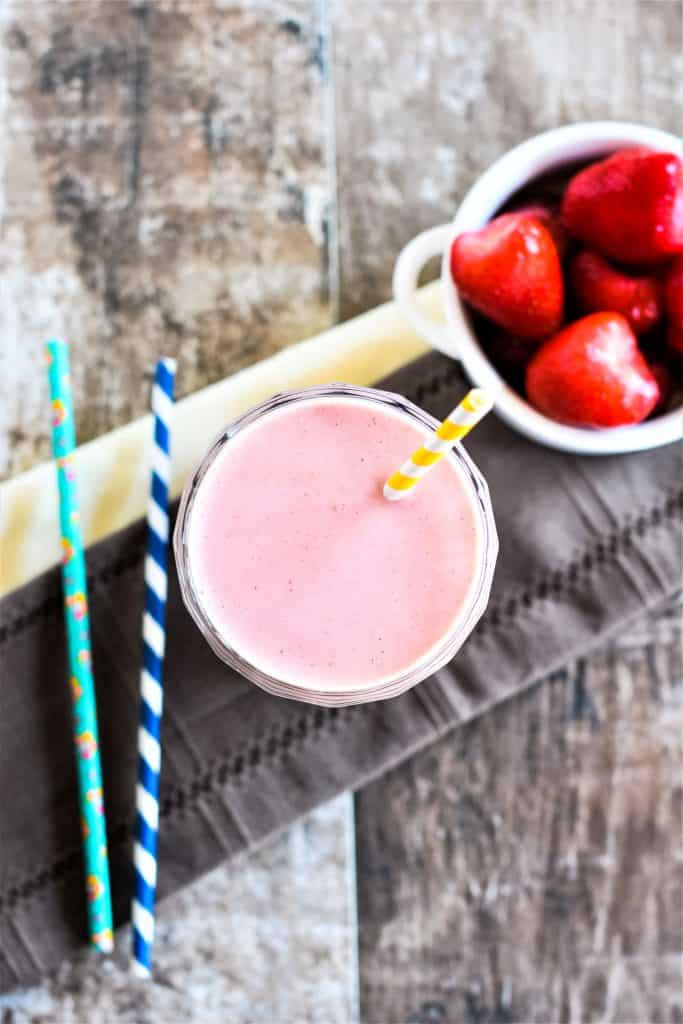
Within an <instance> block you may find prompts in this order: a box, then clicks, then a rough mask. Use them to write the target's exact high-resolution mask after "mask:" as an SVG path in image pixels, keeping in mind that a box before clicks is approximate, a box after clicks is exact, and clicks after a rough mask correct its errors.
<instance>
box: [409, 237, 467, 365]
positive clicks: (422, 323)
mask: <svg viewBox="0 0 683 1024" xmlns="http://www.w3.org/2000/svg"><path fill="white" fill-rule="evenodd" d="M451 230H452V224H440V225H439V226H438V227H436V228H429V229H428V230H427V231H423V232H422V234H420V235H416V236H415V238H413V239H412V241H410V242H408V244H407V245H406V246H404V247H403V249H401V252H400V253H399V256H398V259H397V260H396V265H395V266H394V280H393V289H394V299H395V300H396V303H397V305H398V307H399V309H400V310H401V312H402V313H403V315H404V316H405V318H406V320H408V322H409V323H410V324H411V326H412V327H414V328H415V330H416V331H417V333H418V334H420V335H421V336H422V337H423V338H424V339H425V340H426V341H428V342H430V344H431V345H433V346H434V348H436V349H438V350H439V351H440V352H445V353H446V355H447V356H455V357H456V358H457V351H456V347H455V342H454V339H453V335H452V332H450V331H449V330H448V327H447V326H446V325H445V324H440V323H438V322H437V321H436V320H432V318H431V317H429V316H427V315H426V314H425V313H423V312H422V310H421V309H420V306H419V303H418V298H417V281H418V278H419V276H420V271H421V270H422V268H423V267H424V265H425V263H426V262H427V260H430V259H431V258H432V257H433V256H438V255H439V254H440V253H442V252H443V249H444V246H445V245H446V244H447V242H448V239H449V238H450V235H451Z"/></svg>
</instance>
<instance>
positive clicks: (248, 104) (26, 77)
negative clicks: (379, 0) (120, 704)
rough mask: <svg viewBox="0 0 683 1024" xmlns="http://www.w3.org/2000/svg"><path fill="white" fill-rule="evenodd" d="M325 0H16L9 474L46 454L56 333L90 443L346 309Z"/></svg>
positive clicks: (6, 332)
mask: <svg viewBox="0 0 683 1024" xmlns="http://www.w3.org/2000/svg"><path fill="white" fill-rule="evenodd" d="M321 28H322V26H321V21H320V10H319V7H318V5H317V4H316V2H315V0H269V2H268V3H267V4H262V3H256V2H254V3H250V2H244V3H223V2H221V0H178V2H174V0H155V2H152V3H138V2H133V0H131V2H128V0H96V2H79V0H75V2H71V0H66V2H58V3H55V2H52V0H6V2H5V3H4V4H2V5H0V37H1V38H2V53H3V56H4V68H3V69H0V74H2V77H3V81H4V83H6V86H7V93H8V95H7V102H6V105H5V106H6V109H5V111H4V116H3V157H4V160H3V164H4V169H3V173H2V174H1V175H0V210H2V209H3V206H4V211H3V224H2V227H3V230H2V233H1V234H0V266H1V267H2V277H3V297H2V303H1V305H0V360H1V362H0V380H1V382H2V383H1V394H2V401H1V402H0V478H1V477H2V476H3V475H7V474H12V473H15V472H18V471H19V470H21V469H22V468H26V467H27V466H28V465H30V464H31V463H33V462H35V461H36V460H37V459H38V458H41V457H46V456H47V454H48V430H47V427H46V419H45V409H46V403H47V392H46V384H45V379H44V378H45V373H44V365H43V355H42V340H43V338H44V337H45V335H46V334H55V333H62V334H65V335H67V336H68V337H69V339H70V340H71V342H72V345H73V350H74V359H73V369H74V383H75V397H76V408H77V411H78V433H79V438H80V439H81V440H88V439H89V438H91V437H93V436H95V435H97V434H99V433H102V432H104V431H106V430H109V429H111V428H112V427H114V426H118V425H119V424H121V423H123V422H125V421H127V420H128V419H130V418H131V417H133V416H136V415H140V414H141V413H142V412H144V411H146V408H147V405H148V390H149V387H148V382H147V381H146V379H145V371H148V370H149V368H150V367H151V366H152V365H153V363H154V360H155V358H156V357H157V356H158V355H160V354H166V355H175V356H178V357H179V358H180V366H181V373H180V375H179V390H180V393H181V394H186V393H188V392H191V391H193V390H195V389H196V388H198V387H201V386H203V385H205V384H208V383H210V382H211V381H213V380H216V379H218V378H220V377H223V376H225V375H226V374H227V373H229V372H231V371H233V370H237V369H239V368H241V367H242V366H245V365H246V364H248V363H250V362H254V361H255V360H257V359H260V358H263V357H265V356H267V355H269V354H271V353H272V352H274V351H276V350H277V349H278V348H280V347H282V346H283V345H284V344H286V343H287V342H291V341H294V340H297V339H299V338H301V337H304V336H306V335H307V334H312V333H315V332H316V331H318V330H320V329H322V328H323V327H325V326H327V325H329V323H330V322H331V320H332V318H333V295H332V292H333V288H331V284H330V276H329V258H328V250H329V237H330V224H333V223H334V211H333V208H332V205H331V200H332V197H333V191H334V190H333V188H332V186H331V182H332V173H331V168H330V167H329V164H328V160H327V156H326V150H325V131H324V110H325V105H326V87H325V79H324V73H323V63H324V45H323V36H322V31H321Z"/></svg>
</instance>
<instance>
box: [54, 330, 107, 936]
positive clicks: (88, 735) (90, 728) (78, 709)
mask: <svg viewBox="0 0 683 1024" xmlns="http://www.w3.org/2000/svg"><path fill="white" fill-rule="evenodd" d="M45 351H46V354H47V363H48V376H49V381H50V399H51V402H52V446H53V450H54V456H55V459H56V460H57V483H58V486H59V520H60V525H61V536H62V584H63V587H64V611H65V615H66V632H67V640H68V647H69V669H70V676H71V696H72V698H73V726H74V741H75V746H76V767H77V770H78V788H79V791H80V803H81V828H82V830H83V852H84V857H85V890H86V895H87V900H88V926H89V929H90V941H91V943H92V945H93V946H95V948H96V949H99V950H100V951H101V952H103V953H110V952H111V951H112V949H113V947H114V938H113V932H112V913H111V891H110V887H109V861H108V858H107V832H106V824H105V818H104V802H103V797H102V770H101V766H100V753H99V747H98V742H97V708H96V706H95V683H94V680H93V674H92V665H91V657H90V624H89V619H88V595H87V582H86V572H85V555H84V553H83V541H82V539H81V528H80V524H79V521H78V495H77V489H76V472H75V467H74V462H73V451H74V448H75V447H76V431H75V428H74V416H73V401H72V397H71V380H70V377H69V348H68V345H67V344H66V342H64V341H48V342H47V343H46V345H45Z"/></svg>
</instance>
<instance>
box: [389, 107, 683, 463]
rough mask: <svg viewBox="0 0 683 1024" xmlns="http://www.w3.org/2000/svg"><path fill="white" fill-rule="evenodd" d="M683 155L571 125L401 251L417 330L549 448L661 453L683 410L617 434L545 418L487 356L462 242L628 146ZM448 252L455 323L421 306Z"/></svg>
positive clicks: (518, 156)
mask: <svg viewBox="0 0 683 1024" xmlns="http://www.w3.org/2000/svg"><path fill="white" fill-rule="evenodd" d="M634 145H644V146H649V147H650V148H651V149H659V150H666V151H667V152H673V153H678V154H679V155H680V154H682V153H683V146H682V144H681V140H680V139H678V138H677V137H676V136H675V135H671V134H669V133H668V132H663V131H659V130H657V129H655V128H647V127H645V126H644V125H638V124H625V123H620V122H617V121H595V122H588V123H585V124H571V125H566V126H565V127H563V128H555V129H553V131H549V132H544V133H543V134H542V135H536V136H534V137H533V138H531V139H528V140H527V141H526V142H523V143H522V144H521V145H519V146H515V148H514V149H511V150H510V151H509V152H507V153H506V154H505V155H504V156H502V157H501V158H500V159H499V160H496V162H495V163H494V164H492V165H491V166H490V167H489V168H488V170H487V171H485V172H484V173H483V174H482V176H481V177H480V178H479V179H478V181H477V182H475V184H474V185H473V186H472V188H471V189H470V191H469V192H468V193H467V195H466V196H465V198H464V200H463V202H462V203H461V205H460V208H459V209H458V211H457V213H456V215H455V218H454V219H453V221H452V222H451V223H450V224H442V225H440V226H439V227H435V228H431V229H429V230H428V231H424V232H422V234H420V235H418V236H417V237H416V238H414V239H413V240H412V241H411V242H408V244H407V245H406V246H405V248H404V249H403V250H402V251H401V253H400V255H399V257H398V260H397V261H396V266H395V268H394V297H395V299H396V301H397V303H398V305H399V306H400V308H401V310H402V312H403V313H404V314H405V316H406V317H407V319H408V320H409V321H410V323H411V324H412V326H413V327H414V328H415V330H416V331H417V332H418V333H419V334H421V335H422V336H423V337H424V338H425V339H426V340H427V341H429V342H430V343H431V344H432V345H433V346H434V347H435V348H437V349H439V351H441V352H445V353H446V355H449V356H452V357H453V358H454V359H459V360H460V361H461V362H462V364H463V367H464V368H465V371H466V372H467V375H468V377H469V378H470V379H471V380H472V382H473V383H474V384H477V385H478V386H479V387H483V388H487V389H489V390H490V391H491V392H492V393H493V394H494V396H495V400H496V410H497V412H498V413H499V415H500V416H501V417H502V419H504V420H505V421H506V423H508V424H509V425H510V426H511V427H514V428H515V429H516V430H518V431H520V433H522V434H525V435H526V436H527V437H530V438H533V440H535V441H540V442H541V444H545V445H549V446H550V447H551V448H559V449H561V450H563V451H570V452H581V453H583V454H587V455H609V454H614V453H616V452H633V451H641V450H642V449H645V448H657V447H659V446H660V445H663V444H669V443H671V442H672V441H677V440H680V439H681V437H682V436H683V410H681V409H676V410H674V411H673V412H669V413H666V415H664V416H658V417H657V418H655V419H653V420H648V421H647V422H646V423H639V424H637V425H636V426H630V427H612V428H610V429H601V430H596V429H585V428H578V427H568V426H565V425H564V424H562V423H557V422H556V421H555V420H551V419H549V418H548V417H547V416H543V415H542V414H541V413H540V412H537V410H536V409H534V408H532V407H531V406H530V405H529V404H528V402H526V401H525V400H524V398H522V396H521V395H519V394H518V393H517V392H516V391H514V390H513V389H512V388H511V387H509V385H508V384H506V383H505V381H504V380H503V378H502V377H501V376H500V374H499V373H498V371H497V370H496V369H495V368H494V367H493V366H492V364H491V363H490V362H489V360H488V359H487V357H486V355H485V354H484V352H483V351H482V349H481V346H480V345H479V342H478V341H477V338H476V335H475V334H474V331H473V330H472V326H471V324H470V321H469V317H468V315H467V311H466V309H465V308H464V306H463V303H462V302H461V301H460V297H459V295H458V292H457V289H456V287H455V285H454V284H453V280H452V278H451V274H450V259H449V257H450V251H451V246H452V244H453V240H454V238H455V237H456V235H459V234H460V233H461V232H462V231H472V230H475V229H477V228H480V227H482V226H483V225H484V224H486V223H487V221H489V220H490V219H491V217H492V216H493V215H494V214H495V213H496V212H497V211H498V210H499V209H500V208H501V206H503V205H504V203H505V202H507V200H508V199H509V198H510V196H512V195H513V194H514V193H515V192H517V191H518V190H519V189H520V188H522V187H523V186H524V185H526V184H527V183H528V182H529V181H531V180H532V179H534V178H537V177H539V176H540V175H542V174H546V173H548V172H549V171H552V170H557V169H558V168H560V167H562V166H564V165H566V164H570V163H574V162H576V161H581V160H590V159H592V158H595V159H597V158H599V157H601V156H605V155H606V154H608V153H611V152H613V151H614V150H617V149H621V148H623V147H627V146H634ZM439 253H441V282H442V286H443V294H444V301H445V305H446V312H447V316H448V324H447V325H443V324H439V323H437V322H436V321H434V320H432V319H431V318H430V317H428V316H426V315H425V314H424V313H423V312H422V310H421V309H420V307H419V305H418V301H417V295H416V290H417V281H418V278H419V275H420V271H421V270H422V268H423V266H424V265H425V263H426V262H427V260H429V259H431V258H432V257H433V256H436V255H438V254H439Z"/></svg>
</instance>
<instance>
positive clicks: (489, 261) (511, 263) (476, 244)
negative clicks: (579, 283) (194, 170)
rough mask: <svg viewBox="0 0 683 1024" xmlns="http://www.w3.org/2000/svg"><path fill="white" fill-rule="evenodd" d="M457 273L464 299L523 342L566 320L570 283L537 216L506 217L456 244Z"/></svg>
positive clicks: (453, 271) (453, 269)
mask: <svg viewBox="0 0 683 1024" xmlns="http://www.w3.org/2000/svg"><path fill="white" fill-rule="evenodd" d="M451 274H452V276H453V280H454V281H455V283H456V285H457V286H458V290H459V292H460V294H461V295H462V297H463V298H464V299H466V300H467V301H468V302H469V303H471V304H472V305H473V306H474V307H475V309H478V310H480V312H482V313H485V314H486V316H488V317H490V318H491V319H492V320H494V321H495V322H496V323H497V324H499V325H500V326H501V327H505V329H506V330H508V331H510V332H511V333H512V334H518V335H519V336H520V337H521V338H529V339H540V338H544V337H547V336H548V335H549V334H552V333H553V332H554V331H556V330H557V329H558V327H559V326H560V324H561V322H562V309H563V305H564V284H563V281H562V268H561V266H560V259H559V256H558V254H557V248H556V246H555V243H554V241H553V237H552V235H551V234H550V232H549V231H548V229H547V228H546V227H544V225H543V224H542V223H541V222H540V221H539V220H537V219H536V218H535V217H529V216H527V215H526V214H524V213H504V214H502V215H501V216H500V217H496V218H495V220H492V221H491V222H490V223H489V224H486V225H485V226H484V227H483V228H481V229H480V230H479V231H465V232H464V233H463V234H461V235H458V237H457V238H456V239H455V241H454V242H453V247H452V249H451Z"/></svg>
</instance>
